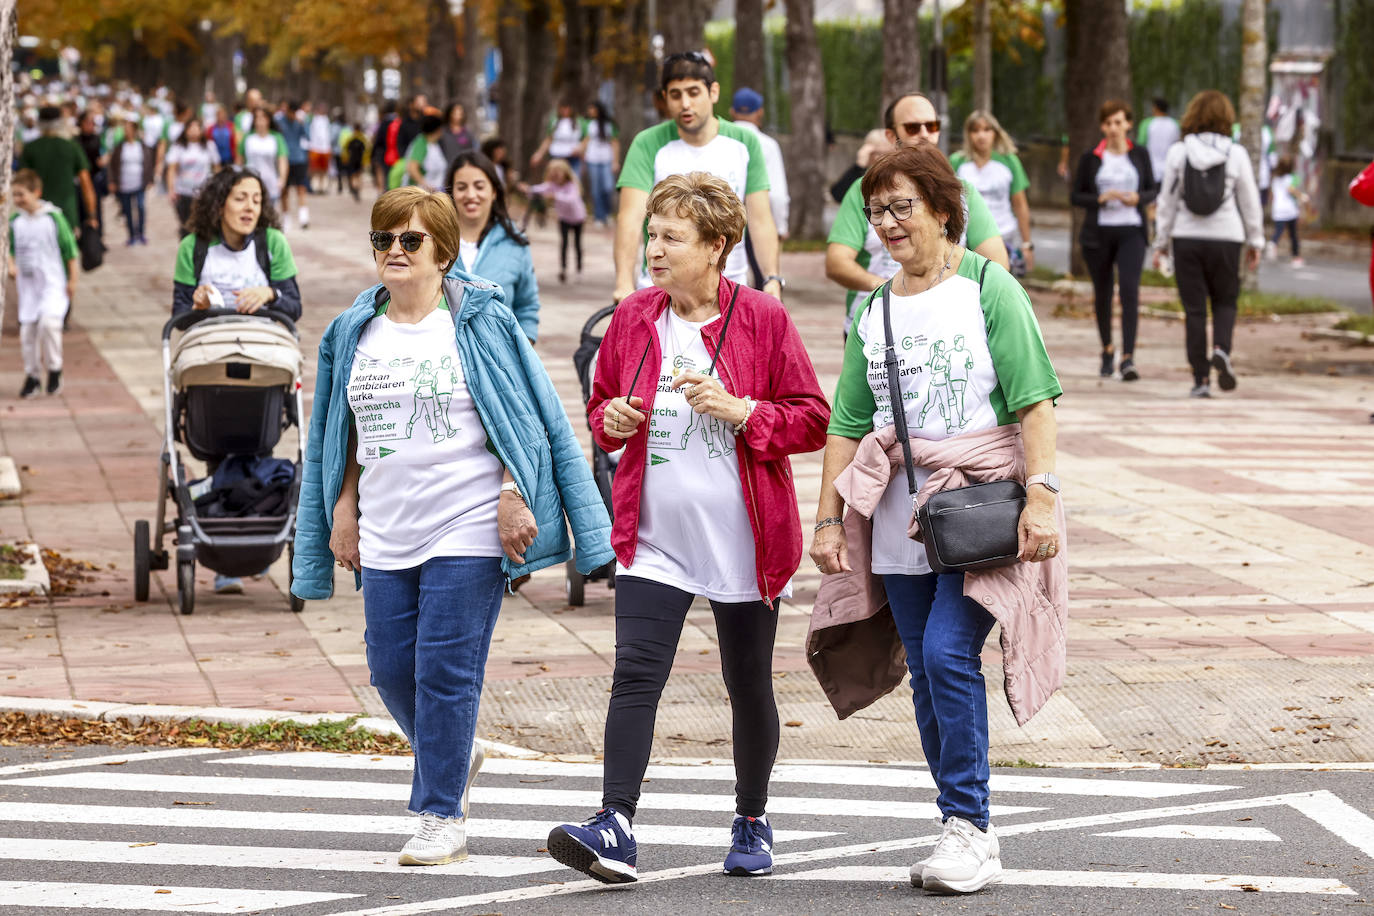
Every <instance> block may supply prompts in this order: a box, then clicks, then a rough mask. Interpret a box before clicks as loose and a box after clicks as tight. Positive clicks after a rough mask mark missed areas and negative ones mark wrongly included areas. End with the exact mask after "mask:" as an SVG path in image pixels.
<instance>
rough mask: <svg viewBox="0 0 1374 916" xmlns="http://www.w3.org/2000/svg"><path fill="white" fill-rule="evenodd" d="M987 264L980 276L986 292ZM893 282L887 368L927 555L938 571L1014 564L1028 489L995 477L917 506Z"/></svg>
mask: <svg viewBox="0 0 1374 916" xmlns="http://www.w3.org/2000/svg"><path fill="white" fill-rule="evenodd" d="M987 272H988V265H987V263H984V264H983V271H982V273H981V274H979V276H978V289H979V292H980V293H981V292H982V289H983V277H984V276H985V275H986V274H987ZM891 292H892V281H891V280H889V281H888V282H887V283H886V284H884V285H883V334H884V335H885V337H886V343H887V356H886V357H884V359H883V368H884V369H885V370H886V372H887V390H888V399H889V401H890V404H891V407H892V421H893V424H894V425H895V426H896V427H897V441H898V442H900V443H901V444H902V457H903V458H904V459H905V461H904V463H905V465H906V484H907V490H908V492H910V494H911V506H912V509H913V510H914V511H915V513H916V521H917V522H918V523H919V524H920V527H921V541H922V542H923V543H924V544H925V548H926V559H927V560H928V561H929V562H930V568H931V570H933V571H934V572H937V573H953V572H967V571H969V570H975V569H992V568H994V567H998V566H1011V565H1012V564H1013V563H1015V562H1017V550H1016V546H1017V526H1018V525H1019V524H1020V521H1021V510H1022V509H1024V508H1025V507H1026V488H1025V487H1024V486H1022V485H1021V483H1020V482H1018V481H1015V480H993V481H989V482H988V483H975V484H972V485H971V486H967V487H955V488H953V489H948V490H941V491H940V492H939V493H935V494H932V495H931V497H930V498H929V499H927V500H926V501H925V504H924V505H922V506H921V507H920V508H919V509H917V508H916V465H915V463H914V462H913V461H912V460H911V440H910V438H909V437H908V435H907V427H906V403H905V402H904V401H903V400H902V391H901V386H900V385H899V384H898V382H897V377H898V374H899V372H900V367H899V363H898V361H897V348H896V346H895V345H894V344H893V342H892V300H891Z"/></svg>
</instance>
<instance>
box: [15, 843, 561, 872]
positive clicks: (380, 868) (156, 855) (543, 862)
mask: <svg viewBox="0 0 1374 916" xmlns="http://www.w3.org/2000/svg"><path fill="white" fill-rule="evenodd" d="M396 854H397V850H395V849H389V850H386V851H382V852H378V851H375V850H366V849H300V848H296V847H292V846H282V847H275V846H215V845H210V844H199V843H196V844H191V843H156V844H155V845H149V846H144V845H140V844H139V843H127V842H119V843H115V842H110V841H108V840H44V839H33V838H31V837H0V859H11V860H33V861H48V860H55V861H61V862H108V863H111V864H116V865H177V866H187V865H191V866H208V867H213V868H271V869H301V870H304V871H331V872H333V871H344V872H355V873H359V872H379V873H384V874H385V873H390V874H407V875H448V876H450V877H452V876H454V875H466V876H469V877H482V878H509V877H514V876H517V875H533V874H538V873H539V872H544V871H553V870H555V869H558V868H562V867H563V866H561V865H559V864H558V863H557V862H555V861H554V860H553V859H551V858H549V857H548V856H471V857H469V858H468V860H467V861H465V862H455V863H453V864H452V865H444V866H440V867H431V868H413V867H412V868H407V867H406V866H404V865H398V864H397V863H396Z"/></svg>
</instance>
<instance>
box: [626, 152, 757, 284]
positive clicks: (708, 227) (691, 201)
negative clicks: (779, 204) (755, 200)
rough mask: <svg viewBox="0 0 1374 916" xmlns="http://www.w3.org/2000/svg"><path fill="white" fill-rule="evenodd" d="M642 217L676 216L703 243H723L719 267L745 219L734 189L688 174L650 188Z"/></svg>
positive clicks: (739, 236) (714, 179) (736, 240)
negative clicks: (687, 223)
mask: <svg viewBox="0 0 1374 916" xmlns="http://www.w3.org/2000/svg"><path fill="white" fill-rule="evenodd" d="M644 214H645V216H646V217H647V216H676V217H679V218H681V219H685V220H687V221H688V222H690V223H691V224H692V225H693V226H696V229H697V234H698V235H700V236H701V237H702V239H704V240H707V241H715V240H716V239H725V249H724V250H723V251H721V253H720V263H718V264H717V265H716V266H717V267H719V268H720V269H721V270H724V269H725V259H726V258H728V257H729V256H730V252H731V250H732V249H733V248H734V247H735V246H736V245H738V244H739V242H740V239H742V238H744V226H745V223H746V222H747V218H746V217H745V214H744V202H743V201H741V200H740V199H739V195H738V194H736V193H735V191H734V189H733V188H731V187H730V186H729V185H728V184H726V183H725V181H724V180H723V179H720V178H717V177H716V176H715V175H712V174H711V173H710V172H688V173H686V174H685V175H669V176H668V177H667V178H665V179H663V180H662V181H660V182H659V183H658V184H656V185H654V190H653V193H651V194H650V195H649V202H648V203H647V204H645V205H644Z"/></svg>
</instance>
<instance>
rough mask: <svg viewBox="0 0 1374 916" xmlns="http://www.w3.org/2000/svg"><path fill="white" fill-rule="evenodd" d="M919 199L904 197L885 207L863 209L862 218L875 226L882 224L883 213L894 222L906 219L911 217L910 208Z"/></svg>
mask: <svg viewBox="0 0 1374 916" xmlns="http://www.w3.org/2000/svg"><path fill="white" fill-rule="evenodd" d="M920 199H921V198H919V197H905V198H903V199H901V200H894V201H893V202H892V203H890V204H888V205H887V206H886V207H864V218H865V219H867V220H868V221H869V222H870V223H872V224H873V225H875V226H881V225H882V224H883V214H884V213H891V214H892V218H893V219H896V220H903V219H906V218H907V217H908V216H910V215H911V208H912V207H913V206H914V205H915V203H916V201H918V200H920Z"/></svg>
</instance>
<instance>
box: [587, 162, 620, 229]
mask: <svg viewBox="0 0 1374 916" xmlns="http://www.w3.org/2000/svg"><path fill="white" fill-rule="evenodd" d="M586 169H587V184H588V185H590V186H591V191H592V213H593V216H594V218H595V219H596V221H597V222H599V223H604V222H605V221H606V220H607V219H608V218H609V217H610V215H611V205H612V203H613V202H614V199H615V176H614V175H612V174H611V164H610V163H609V162H588V163H586Z"/></svg>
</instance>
